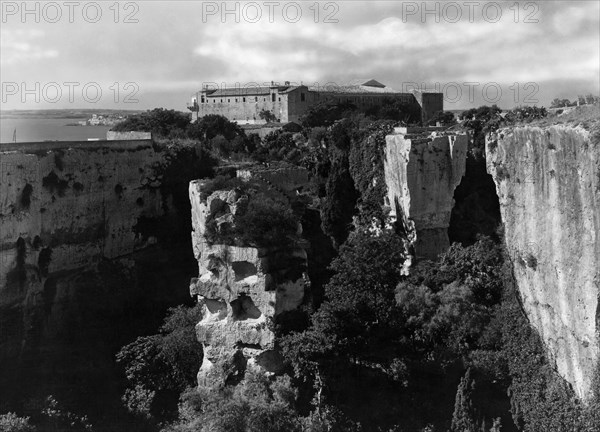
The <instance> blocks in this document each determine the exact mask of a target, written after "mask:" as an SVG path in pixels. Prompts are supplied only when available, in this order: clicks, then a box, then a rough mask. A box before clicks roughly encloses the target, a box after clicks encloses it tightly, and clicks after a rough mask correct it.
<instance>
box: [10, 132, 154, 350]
mask: <svg viewBox="0 0 600 432" xmlns="http://www.w3.org/2000/svg"><path fill="white" fill-rule="evenodd" d="M163 159H164V156H163V154H162V153H160V152H157V151H155V150H154V148H153V146H152V141H151V140H130V141H105V142H86V141H84V142H43V143H23V144H15V145H3V146H2V148H1V149H0V326H1V327H2V328H5V329H9V330H6V331H4V332H2V334H0V347H2V350H0V351H1V352H2V354H8V353H9V351H11V350H13V348H14V347H17V346H18V345H19V344H22V343H24V342H23V341H22V340H20V339H22V335H23V334H25V333H26V332H27V331H28V330H27V329H28V328H30V327H32V325H30V323H29V321H28V320H30V319H29V317H28V316H29V315H31V314H37V313H38V309H40V308H41V309H43V310H44V311H45V312H44V313H45V314H46V316H49V314H53V315H54V316H55V317H56V319H57V320H59V319H60V317H61V316H62V315H64V314H63V313H62V312H61V308H62V307H63V306H64V304H66V301H63V300H62V298H63V297H65V296H67V294H65V293H68V295H69V296H71V297H73V296H74V295H75V293H74V292H73V290H72V289H68V290H67V289H65V290H62V288H61V287H62V286H63V285H64V284H68V280H65V281H64V284H63V282H61V280H60V277H65V276H66V273H67V272H73V271H79V270H81V269H83V268H86V267H89V266H94V265H96V264H97V263H98V262H100V261H101V260H102V259H104V258H106V259H114V258H118V257H124V256H128V255H130V254H131V253H133V252H134V251H136V250H139V249H142V248H144V247H145V246H147V245H149V244H150V243H152V242H153V240H152V239H149V238H143V237H142V236H141V235H138V234H136V232H135V227H136V225H137V224H138V222H139V220H140V218H148V219H152V218H156V217H159V216H161V215H163V214H164V209H163V197H162V196H161V193H160V191H159V190H158V189H157V188H158V186H159V185H160V179H159V178H156V173H155V165H156V164H160V163H162V162H163ZM59 276H60V277H59ZM71 285H72V284H71ZM71 285H69V286H71ZM59 303H60V304H59ZM46 319H48V318H47V317H46ZM48 326H49V328H50V327H52V325H51V322H49V323H48ZM54 327H57V326H54ZM9 347H13V348H9ZM0 357H2V356H0Z"/></svg>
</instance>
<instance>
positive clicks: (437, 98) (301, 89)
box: [188, 79, 444, 124]
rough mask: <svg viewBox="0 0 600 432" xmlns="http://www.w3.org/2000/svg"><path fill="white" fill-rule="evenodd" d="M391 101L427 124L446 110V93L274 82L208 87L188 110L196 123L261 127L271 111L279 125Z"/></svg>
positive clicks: (368, 84) (365, 83) (374, 84)
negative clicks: (319, 107) (322, 107)
mask: <svg viewBox="0 0 600 432" xmlns="http://www.w3.org/2000/svg"><path fill="white" fill-rule="evenodd" d="M389 98H398V99H401V100H402V101H403V102H404V103H406V104H415V106H416V105H418V106H419V109H420V110H421V121H422V122H423V123H426V122H427V121H428V120H429V119H431V118H432V117H433V115H434V114H435V113H436V112H438V111H443V109H444V101H443V94H442V93H426V92H419V91H412V92H410V93H402V92H398V91H397V90H394V89H392V88H391V87H387V86H386V85H384V84H382V83H380V82H378V81H376V80H374V79H371V80H360V81H357V83H356V84H350V85H344V86H338V85H331V86H325V87H320V86H310V87H309V86H305V85H302V84H301V85H291V84H290V83H289V81H286V82H285V84H284V85H280V84H277V83H274V82H273V81H271V85H270V86H260V85H257V84H256V85H247V86H244V87H239V86H238V87H229V88H208V87H205V88H203V89H202V90H200V91H199V92H197V93H196V94H194V95H193V96H192V100H191V104H190V105H188V109H189V110H190V111H192V113H195V114H196V115H195V118H194V116H193V114H192V121H194V120H196V119H198V118H199V117H203V116H205V115H208V114H219V115H222V116H224V117H226V118H228V119H229V120H231V121H234V122H237V123H239V124H259V123H265V122H266V121H265V120H264V119H262V118H261V116H260V113H261V112H263V111H269V112H270V113H271V114H272V115H273V116H274V118H276V119H277V121H279V122H282V123H287V122H299V120H300V117H301V116H302V115H303V114H304V113H305V112H306V111H307V110H308V109H309V108H310V107H311V106H312V105H315V104H317V103H319V102H324V101H337V102H349V103H352V104H354V105H356V106H357V107H358V108H368V107H370V106H375V105H379V104H381V103H382V102H383V101H384V100H386V99H389Z"/></svg>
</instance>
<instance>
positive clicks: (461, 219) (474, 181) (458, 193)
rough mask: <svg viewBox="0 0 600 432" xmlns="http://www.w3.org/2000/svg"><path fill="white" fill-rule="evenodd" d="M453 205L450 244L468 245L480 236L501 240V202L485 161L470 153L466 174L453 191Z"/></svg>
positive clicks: (449, 230) (449, 233)
mask: <svg viewBox="0 0 600 432" xmlns="http://www.w3.org/2000/svg"><path fill="white" fill-rule="evenodd" d="M454 202H455V204H454V207H453V208H452V214H451V216H450V227H449V228H448V237H449V239H450V243H454V242H458V243H461V244H462V245H463V246H469V245H472V244H473V243H475V242H476V241H477V236H478V235H487V236H490V237H491V238H492V239H494V240H495V241H498V240H499V239H498V236H497V235H496V230H497V228H498V226H499V225H500V223H501V219H500V203H499V201H498V195H497V194H496V186H495V184H494V180H493V179H492V176H491V175H489V174H488V173H487V170H486V166H485V158H483V157H475V156H473V155H472V154H471V153H469V155H468V157H467V167H466V172H465V175H464V177H463V179H462V181H461V183H460V185H459V186H458V187H457V188H456V190H455V191H454Z"/></svg>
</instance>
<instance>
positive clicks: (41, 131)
mask: <svg viewBox="0 0 600 432" xmlns="http://www.w3.org/2000/svg"><path fill="white" fill-rule="evenodd" d="M81 120H84V119H82V118H81V117H77V118H44V117H38V118H35V117H27V118H11V117H9V118H5V117H4V116H2V117H0V144H5V143H13V142H15V141H14V139H13V138H14V137H15V136H16V142H17V143H24V142H37V141H86V140H88V139H106V132H107V131H108V130H109V129H110V128H111V126H69V125H70V124H71V125H72V124H77V122H78V121H81ZM15 131H16V133H15Z"/></svg>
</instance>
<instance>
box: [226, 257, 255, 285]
mask: <svg viewBox="0 0 600 432" xmlns="http://www.w3.org/2000/svg"><path fill="white" fill-rule="evenodd" d="M231 267H232V268H233V272H234V274H235V281H236V282H239V281H241V280H243V279H246V278H247V277H249V276H255V275H256V274H257V273H258V271H257V270H256V266H255V265H254V264H252V263H251V262H248V261H234V262H232V263H231Z"/></svg>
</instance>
